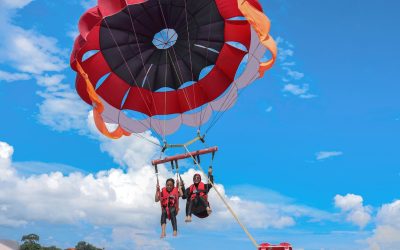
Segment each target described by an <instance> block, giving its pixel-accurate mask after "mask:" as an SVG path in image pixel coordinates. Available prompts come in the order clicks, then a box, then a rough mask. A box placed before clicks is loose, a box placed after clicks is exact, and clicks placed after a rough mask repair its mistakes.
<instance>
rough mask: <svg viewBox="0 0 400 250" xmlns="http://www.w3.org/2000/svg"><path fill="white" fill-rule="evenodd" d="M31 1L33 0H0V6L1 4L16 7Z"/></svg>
mask: <svg viewBox="0 0 400 250" xmlns="http://www.w3.org/2000/svg"><path fill="white" fill-rule="evenodd" d="M31 2H33V0H1V1H0V7H1V6H2V7H4V8H8V9H18V8H23V7H25V6H26V5H28V4H29V3H31Z"/></svg>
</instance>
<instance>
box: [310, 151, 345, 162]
mask: <svg viewBox="0 0 400 250" xmlns="http://www.w3.org/2000/svg"><path fill="white" fill-rule="evenodd" d="M315 155H316V158H317V160H323V159H327V158H331V157H335V156H340V155H343V152H340V151H321V152H318V153H316V154H315Z"/></svg>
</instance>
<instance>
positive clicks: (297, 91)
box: [282, 83, 316, 99]
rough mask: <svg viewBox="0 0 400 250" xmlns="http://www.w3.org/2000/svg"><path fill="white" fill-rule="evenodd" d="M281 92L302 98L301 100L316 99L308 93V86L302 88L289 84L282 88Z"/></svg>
mask: <svg viewBox="0 0 400 250" xmlns="http://www.w3.org/2000/svg"><path fill="white" fill-rule="evenodd" d="M282 91H283V92H289V93H291V94H292V95H295V96H299V97H300V98H303V99H309V98H314V97H316V95H313V94H310V93H308V91H309V85H308V84H303V85H302V86H300V85H296V84H292V83H289V84H286V85H285V86H284V87H283V90H282Z"/></svg>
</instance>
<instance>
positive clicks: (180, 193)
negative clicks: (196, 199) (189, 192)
mask: <svg viewBox="0 0 400 250" xmlns="http://www.w3.org/2000/svg"><path fill="white" fill-rule="evenodd" d="M177 184H178V192H179V197H182V196H183V191H182V184H181V183H179V180H178V181H177Z"/></svg>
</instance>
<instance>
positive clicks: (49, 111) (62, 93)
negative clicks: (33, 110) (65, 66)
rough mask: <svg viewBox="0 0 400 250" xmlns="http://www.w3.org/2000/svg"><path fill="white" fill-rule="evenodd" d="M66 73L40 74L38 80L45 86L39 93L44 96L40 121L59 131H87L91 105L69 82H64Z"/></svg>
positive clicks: (40, 107) (40, 109)
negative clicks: (81, 97) (84, 100)
mask: <svg viewBox="0 0 400 250" xmlns="http://www.w3.org/2000/svg"><path fill="white" fill-rule="evenodd" d="M64 78H65V76H64V75H51V76H49V75H45V76H38V77H37V82H38V84H39V85H40V86H42V87H44V90H43V91H39V92H38V95H40V96H41V97H43V99H44V100H43V101H42V103H40V104H39V115H38V118H39V121H40V122H41V123H43V124H44V125H47V126H50V127H51V128H53V129H55V130H57V131H66V130H71V129H73V130H78V131H79V132H81V133H84V132H86V131H87V129H86V128H87V125H86V124H87V122H86V120H87V117H88V111H89V106H88V105H86V103H84V102H83V101H82V100H81V99H80V98H79V96H78V95H77V94H76V93H75V91H74V90H72V89H71V88H70V86H69V85H68V84H64V83H62V81H63V79H64Z"/></svg>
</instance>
